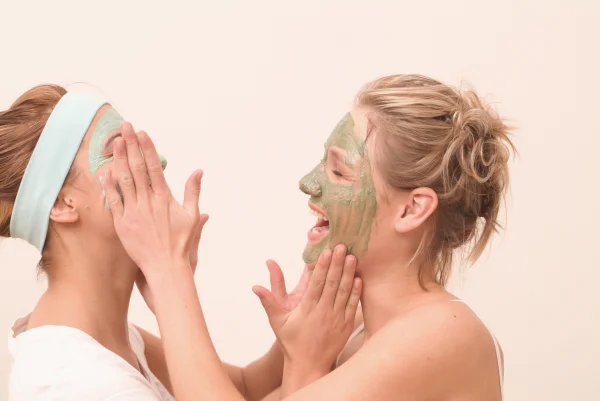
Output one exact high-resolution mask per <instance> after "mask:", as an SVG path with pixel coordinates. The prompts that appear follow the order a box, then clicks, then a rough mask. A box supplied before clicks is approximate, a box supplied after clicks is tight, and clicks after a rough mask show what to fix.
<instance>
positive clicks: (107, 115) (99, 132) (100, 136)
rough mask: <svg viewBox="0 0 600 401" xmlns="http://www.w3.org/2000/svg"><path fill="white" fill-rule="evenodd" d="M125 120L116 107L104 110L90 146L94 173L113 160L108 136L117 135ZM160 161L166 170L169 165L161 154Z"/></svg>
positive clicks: (90, 157) (91, 166) (91, 168)
mask: <svg viewBox="0 0 600 401" xmlns="http://www.w3.org/2000/svg"><path fill="white" fill-rule="evenodd" d="M124 122H125V120H124V119H123V117H121V115H120V114H119V113H118V112H117V111H116V110H115V109H113V108H110V109H108V110H106V111H105V112H104V114H103V115H102V117H101V118H100V120H99V121H98V124H96V128H95V129H94V132H93V133H92V138H91V140H90V148H89V163H90V172H91V173H92V175H95V174H96V173H97V172H98V169H100V167H102V165H104V164H105V163H108V162H110V161H112V160H113V158H112V156H108V155H109V154H110V155H112V151H107V142H108V141H107V136H108V134H110V133H113V134H115V136H116V134H118V133H119V129H120V128H121V124H122V123H124ZM160 162H161V164H162V168H163V170H164V169H165V168H166V167H167V159H165V158H164V157H162V156H160Z"/></svg>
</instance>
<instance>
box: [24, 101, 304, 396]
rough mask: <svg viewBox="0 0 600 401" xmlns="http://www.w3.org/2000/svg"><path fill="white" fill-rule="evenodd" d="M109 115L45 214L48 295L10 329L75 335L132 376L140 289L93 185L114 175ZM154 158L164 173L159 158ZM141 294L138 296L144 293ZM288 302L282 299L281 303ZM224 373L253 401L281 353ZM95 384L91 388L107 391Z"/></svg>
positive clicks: (156, 357)
mask: <svg viewBox="0 0 600 401" xmlns="http://www.w3.org/2000/svg"><path fill="white" fill-rule="evenodd" d="M116 116H118V114H117V113H116V112H113V111H112V109H111V108H110V106H108V105H106V106H104V107H102V108H101V109H100V110H99V112H98V114H97V115H96V117H95V118H94V120H93V122H92V124H91V125H90V128H89V129H88V132H87V133H86V134H85V136H84V138H83V140H82V143H81V147H80V149H79V151H78V153H77V155H76V157H75V160H74V163H73V166H74V168H75V171H76V174H75V177H74V179H73V180H72V182H70V183H67V184H65V185H64V186H63V188H62V190H61V191H60V193H59V195H58V198H57V200H56V202H55V205H54V207H53V208H52V210H51V213H50V227H51V228H50V229H49V231H48V232H49V234H48V239H47V251H46V256H47V257H48V258H49V260H51V266H50V269H49V270H48V272H47V273H48V289H47V291H46V292H45V293H44V294H43V295H42V297H41V298H40V300H39V301H38V303H37V305H36V306H35V308H34V310H33V311H32V313H31V314H29V315H27V316H26V317H24V318H22V319H19V320H18V321H17V323H16V325H15V327H14V328H13V329H14V332H15V334H17V335H18V334H19V333H21V332H23V331H26V330H31V329H34V328H36V327H41V326H45V325H64V326H69V327H73V328H77V329H79V330H82V331H83V332H85V333H87V334H89V335H90V336H91V337H93V338H94V339H95V340H96V341H98V342H99V343H100V344H102V345H103V346H104V347H106V348H107V349H109V350H110V351H112V352H113V353H115V354H116V355H118V356H120V357H121V358H123V359H124V360H125V361H127V362H128V363H129V364H130V365H131V366H133V367H134V368H136V369H138V370H139V366H138V363H137V359H136V357H135V354H134V353H133V351H132V350H131V348H130V346H129V339H128V328H127V324H128V323H127V322H128V310H129V301H130V298H131V293H132V291H133V287H134V283H135V282H136V280H137V281H138V282H139V278H140V271H139V268H138V267H137V266H136V264H135V263H134V262H133V261H132V259H131V257H130V256H129V255H128V254H127V252H125V250H124V248H123V246H122V244H121V241H120V240H119V238H118V236H117V234H116V232H115V227H114V223H113V219H112V214H111V212H110V210H107V209H106V208H105V197H104V194H105V193H104V190H103V188H102V186H101V184H100V183H99V181H100V180H99V178H100V177H102V174H105V173H106V172H107V171H111V170H112V169H113V168H114V163H115V161H114V157H113V154H114V150H115V148H114V144H115V140H119V139H120V138H121V136H122V132H123V130H122V127H121V126H119V125H117V122H119V121H120V119H119V118H117V117H116ZM129 127H130V125H129ZM157 157H158V158H159V160H160V165H161V166H163V167H164V166H165V161H164V158H162V157H159V156H157ZM198 241H199V236H198V238H197V240H196V249H194V250H192V251H191V255H190V258H189V259H190V263H193V264H194V267H195V263H196V260H197V244H198ZM194 255H195V256H196V258H193V257H192V256H194ZM192 261H193V262H192ZM306 278H307V277H304V278H303V280H301V282H300V283H299V286H298V288H297V289H296V290H295V291H292V293H290V297H289V298H290V302H292V301H293V298H294V297H298V296H300V295H301V294H302V293H303V292H304V291H305V289H306V284H307V281H306ZM140 290H141V291H142V293H144V287H141V288H140ZM287 298H288V294H287V293H286V294H285V295H284V296H283V300H285V299H287ZM283 300H282V302H284V301H283ZM141 334H142V336H143V337H144V339H145V340H146V341H147V347H146V350H145V351H146V356H147V358H148V362H149V364H150V368H151V370H152V371H153V373H154V374H155V375H156V376H157V378H158V379H159V380H161V382H163V384H164V385H165V386H166V387H167V389H172V387H171V383H170V379H169V376H168V373H167V371H166V366H165V365H164V362H163V361H164V354H163V353H162V346H161V345H160V341H159V344H157V341H156V340H157V338H156V337H154V336H152V335H150V334H149V333H147V332H145V331H143V330H141ZM159 345H160V347H159ZM223 366H224V367H225V370H226V372H227V373H228V374H229V376H230V380H231V381H232V382H233V383H234V384H235V386H236V387H237V388H239V389H240V391H242V392H245V393H246V394H248V399H249V400H259V399H261V398H263V397H264V396H266V395H267V394H269V393H270V392H272V391H273V390H274V389H276V388H277V387H278V386H279V385H280V384H281V377H282V371H283V353H282V351H281V349H280V348H279V346H278V345H277V343H275V344H274V345H273V347H271V349H270V350H269V351H268V352H267V353H266V354H265V355H264V356H263V357H261V358H259V359H258V360H257V361H254V362H252V363H251V364H249V365H248V366H246V367H243V368H242V367H238V366H233V365H228V364H223ZM101 379H102V378H99V380H98V383H97V384H98V386H108V385H110V383H102V380H101Z"/></svg>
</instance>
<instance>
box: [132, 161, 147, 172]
mask: <svg viewBox="0 0 600 401" xmlns="http://www.w3.org/2000/svg"><path fill="white" fill-rule="evenodd" d="M132 168H133V171H135V172H137V173H142V172H144V171H145V170H146V163H144V161H143V160H138V161H136V162H135V163H133V166H132Z"/></svg>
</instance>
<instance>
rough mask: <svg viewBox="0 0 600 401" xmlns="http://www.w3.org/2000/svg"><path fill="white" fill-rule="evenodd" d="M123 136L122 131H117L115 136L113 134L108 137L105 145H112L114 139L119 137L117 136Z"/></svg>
mask: <svg viewBox="0 0 600 401" xmlns="http://www.w3.org/2000/svg"><path fill="white" fill-rule="evenodd" d="M121 136H122V135H121V133H120V132H117V133H115V134H114V135H113V136H111V137H110V138H109V139H108V141H106V143H105V144H104V147H105V148H106V147H107V146H108V145H110V144H111V143H112V141H114V140H115V139H117V138H119V137H121Z"/></svg>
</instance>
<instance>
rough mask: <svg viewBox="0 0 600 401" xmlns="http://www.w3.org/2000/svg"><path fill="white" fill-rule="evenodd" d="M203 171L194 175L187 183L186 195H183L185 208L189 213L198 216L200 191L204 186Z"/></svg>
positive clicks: (195, 172)
mask: <svg viewBox="0 0 600 401" xmlns="http://www.w3.org/2000/svg"><path fill="white" fill-rule="evenodd" d="M202 174H203V173H202V170H197V171H194V172H193V173H192V175H191V176H190V178H188V180H187V182H186V183H185V193H184V194H183V207H184V209H185V210H187V212H188V213H189V214H190V215H192V216H196V215H199V214H200V206H199V201H200V189H201V184H202Z"/></svg>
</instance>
